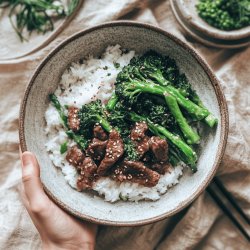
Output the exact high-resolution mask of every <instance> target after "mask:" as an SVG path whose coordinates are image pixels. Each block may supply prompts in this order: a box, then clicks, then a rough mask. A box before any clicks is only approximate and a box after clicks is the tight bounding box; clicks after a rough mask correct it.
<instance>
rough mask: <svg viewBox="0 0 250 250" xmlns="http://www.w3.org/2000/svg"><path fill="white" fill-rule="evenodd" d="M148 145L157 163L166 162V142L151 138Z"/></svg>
mask: <svg viewBox="0 0 250 250" xmlns="http://www.w3.org/2000/svg"><path fill="white" fill-rule="evenodd" d="M149 145H150V149H151V151H152V153H153V155H154V157H155V160H156V161H157V162H166V161H167V160H168V144H167V141H166V140H164V139H161V138H160V137H158V136H152V137H151V138H150V142H149Z"/></svg>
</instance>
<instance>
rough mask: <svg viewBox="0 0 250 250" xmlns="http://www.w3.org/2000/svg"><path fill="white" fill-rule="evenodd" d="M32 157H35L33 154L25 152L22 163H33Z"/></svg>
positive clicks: (26, 164) (24, 164) (25, 164)
mask: <svg viewBox="0 0 250 250" xmlns="http://www.w3.org/2000/svg"><path fill="white" fill-rule="evenodd" d="M32 159H33V155H32V154H31V153H29V152H24V153H23V154H22V165H23V167H27V166H29V165H32V162H33V161H32Z"/></svg>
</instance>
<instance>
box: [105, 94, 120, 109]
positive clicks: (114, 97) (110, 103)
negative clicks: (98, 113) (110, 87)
mask: <svg viewBox="0 0 250 250" xmlns="http://www.w3.org/2000/svg"><path fill="white" fill-rule="evenodd" d="M117 102H118V96H117V95H116V94H115V93H113V95H112V96H111V98H110V99H109V101H108V103H107V105H106V109H107V110H108V111H111V110H113V109H114V107H115V105H116V103H117Z"/></svg>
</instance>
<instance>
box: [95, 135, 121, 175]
mask: <svg viewBox="0 0 250 250" xmlns="http://www.w3.org/2000/svg"><path fill="white" fill-rule="evenodd" d="M123 153H124V144H123V141H122V138H121V136H120V135H119V133H118V132H117V131H116V130H111V132H110V134H109V139H108V143H107V147H106V153H105V156H104V158H103V160H102V161H101V163H100V165H99V167H98V170H97V173H98V175H100V176H104V175H106V174H107V171H108V170H109V169H110V168H111V167H112V166H113V165H114V164H115V163H116V162H117V161H118V160H119V159H120V158H121V157H122V155H123Z"/></svg>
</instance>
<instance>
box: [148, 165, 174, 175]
mask: <svg viewBox="0 0 250 250" xmlns="http://www.w3.org/2000/svg"><path fill="white" fill-rule="evenodd" d="M150 168H151V169H152V170H154V171H156V172H157V173H159V174H162V175H163V174H165V173H166V172H169V171H170V169H171V168H172V166H171V164H170V163H167V162H164V163H154V164H152V165H151V166H150Z"/></svg>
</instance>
